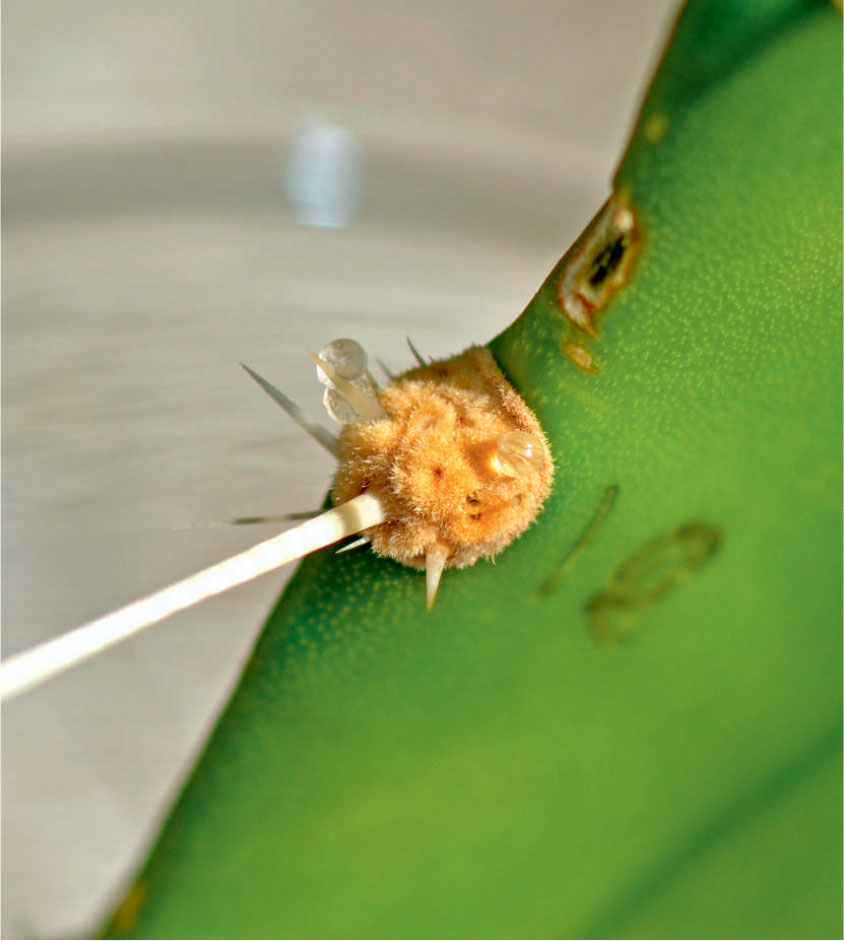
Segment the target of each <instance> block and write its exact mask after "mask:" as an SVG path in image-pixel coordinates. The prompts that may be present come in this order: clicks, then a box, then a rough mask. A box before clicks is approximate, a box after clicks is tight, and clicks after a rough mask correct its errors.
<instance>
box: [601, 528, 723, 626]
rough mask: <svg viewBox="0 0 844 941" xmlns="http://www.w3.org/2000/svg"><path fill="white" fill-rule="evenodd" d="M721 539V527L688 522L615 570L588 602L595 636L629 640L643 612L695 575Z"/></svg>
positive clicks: (659, 538)
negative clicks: (607, 581)
mask: <svg viewBox="0 0 844 941" xmlns="http://www.w3.org/2000/svg"><path fill="white" fill-rule="evenodd" d="M722 541H723V537H722V534H721V531H720V530H719V529H717V528H716V527H714V526H711V525H709V524H708V523H704V522H702V521H701V520H691V521H689V522H688V523H684V524H683V525H682V526H680V527H679V528H678V529H676V530H675V531H674V532H672V533H668V534H666V535H663V536H658V537H657V538H656V539H652V540H651V541H650V542H647V543H646V544H645V545H644V546H642V547H641V548H640V549H638V550H637V551H636V552H634V553H633V555H631V556H629V557H628V558H627V559H625V560H624V561H623V562H622V563H621V564H620V565H619V566H618V568H616V570H615V571H614V572H613V574H612V577H611V578H610V582H609V585H608V586H607V588H606V590H604V591H601V592H598V593H597V594H595V595H593V596H592V597H591V598H589V600H588V601H587V602H586V605H585V608H584V613H585V614H586V620H587V622H588V624H589V629H590V631H591V632H592V634H593V636H594V637H596V638H597V639H599V640H603V641H614V642H617V641H621V640H625V639H626V638H628V637H629V636H630V634H631V633H632V632H633V630H634V628H635V626H636V623H637V621H638V619H639V617H640V616H641V614H642V613H643V612H644V610H645V608H646V607H647V606H648V605H649V604H650V603H651V602H653V601H655V600H656V599H657V598H660V597H662V596H663V595H665V594H667V593H668V592H669V591H671V590H672V589H673V588H676V587H677V586H678V585H679V584H680V583H681V582H683V581H684V580H685V579H687V578H688V577H689V576H691V575H693V574H694V573H695V572H696V571H697V570H698V569H699V568H700V567H701V566H702V565H703V564H704V563H705V562H707V561H708V560H709V559H710V558H712V556H713V555H714V554H715V553H716V552H717V551H718V549H719V548H720V547H721V543H722Z"/></svg>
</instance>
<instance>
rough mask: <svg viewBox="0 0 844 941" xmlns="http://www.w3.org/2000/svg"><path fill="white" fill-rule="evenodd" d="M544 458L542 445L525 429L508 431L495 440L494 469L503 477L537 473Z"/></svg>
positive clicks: (543, 463)
mask: <svg viewBox="0 0 844 941" xmlns="http://www.w3.org/2000/svg"><path fill="white" fill-rule="evenodd" d="M545 460H546V456H545V447H544V445H543V444H542V442H541V441H540V440H539V438H537V437H536V436H535V435H531V434H528V432H526V431H511V432H508V433H507V434H506V435H501V437H500V438H499V439H498V440H497V441H496V442H495V459H494V464H495V469H496V470H497V471H498V472H499V473H500V474H503V475H504V476H505V477H528V476H530V475H532V474H538V473H539V472H540V471H541V470H542V468H543V466H544V465H545Z"/></svg>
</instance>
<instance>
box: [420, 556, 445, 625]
mask: <svg viewBox="0 0 844 941" xmlns="http://www.w3.org/2000/svg"><path fill="white" fill-rule="evenodd" d="M446 559H448V549H446V548H445V547H444V546H440V545H437V546H434V547H433V548H432V549H429V550H428V553H427V555H426V556H425V591H426V594H427V599H428V610H429V611H430V610H431V609H432V608H433V607H434V602H435V601H436V600H437V592H438V591H439V587H440V579H441V578H442V574H443V569H444V568H445V563H446Z"/></svg>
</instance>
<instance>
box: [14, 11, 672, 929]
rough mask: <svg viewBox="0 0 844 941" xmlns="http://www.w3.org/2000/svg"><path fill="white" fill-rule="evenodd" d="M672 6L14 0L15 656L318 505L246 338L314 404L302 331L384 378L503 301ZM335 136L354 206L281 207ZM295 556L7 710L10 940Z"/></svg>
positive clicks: (497, 321) (469, 338) (85, 873)
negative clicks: (305, 137) (295, 168)
mask: <svg viewBox="0 0 844 941" xmlns="http://www.w3.org/2000/svg"><path fill="white" fill-rule="evenodd" d="M673 8H674V2H673V0H639V2H636V3H630V2H629V0H601V2H599V0H595V2H592V3H588V4H586V3H580V2H577V0H554V2H539V0H537V2H532V3H528V4H512V3H489V2H485V3H481V2H480V0H474V2H463V3H458V4H446V3H428V4H405V3H387V2H385V0H361V2H358V3H354V4H340V3H329V2H319V0H300V2H291V0H279V2H271V0H255V2H243V3H236V2H232V0H204V2H202V3H200V2H198V0H176V2H172V0H170V2H166V3H165V2H164V0H148V2H144V3H139V2H135V3H132V2H105V0H92V2H87V3H75V4H68V3H64V2H60V0H39V2H36V3H32V2H30V0H7V2H6V3H5V4H4V24H3V25H4V36H3V109H4V181H3V182H4V189H3V196H4V223H3V256H4V257H3V261H4V266H3V274H4V282H3V340H4V343H3V364H2V365H3V373H2V383H3V541H2V550H3V585H2V588H3V593H2V604H3V611H2V613H3V651H4V654H7V655H8V654H10V653H13V652H14V651H16V650H19V649H22V648H24V647H28V646H29V645H31V644H33V643H35V642H37V641H39V640H43V639H45V638H47V637H49V636H52V635H54V634H56V633H58V632H61V631H64V630H67V629H69V628H71V627H74V626H76V625H77V624H79V623H81V622H83V621H85V620H88V619H90V618H93V617H95V616H97V615H99V614H102V613H104V612H106V611H108V610H110V609H111V608H114V607H116V606H118V605H121V604H124V603H126V602H128V601H131V600H133V599H134V598H136V597H139V596H140V595H141V594H143V593H146V592H149V591H152V590H154V589H156V588H159V587H162V586H164V585H165V584H167V583H169V582H170V581H173V580H175V579H177V578H179V577H181V576H183V575H186V574H188V573H190V572H192V571H194V570H196V569H198V568H200V567H202V566H205V565H208V564H210V563H212V562H215V561H218V560H220V559H222V558H224V557H225V556H227V555H229V554H232V553H234V552H237V551H239V550H241V549H243V548H245V547H247V546H248V545H251V544H252V543H255V542H258V541H260V540H262V539H265V538H268V537H269V536H270V535H272V534H273V532H274V531H276V530H275V529H274V528H273V527H272V526H266V525H264V526H256V527H252V528H247V527H230V526H217V525H215V523H218V522H220V521H225V520H228V519H231V518H233V517H238V516H251V515H255V514H260V513H279V512H285V511H288V510H302V509H308V508H316V507H318V506H319V505H320V503H321V500H322V497H323V494H324V492H325V489H326V487H327V485H328V483H329V481H330V478H331V473H332V462H331V459H330V456H329V455H328V454H326V453H325V451H323V449H322V448H320V447H319V446H318V445H317V444H316V443H315V442H314V441H312V440H310V439H309V438H307V437H306V435H305V434H304V432H302V431H301V430H300V429H299V428H298V426H296V425H295V424H293V422H291V421H289V420H287V419H286V418H285V416H284V415H283V414H282V412H281V410H280V409H279V408H278V407H277V406H276V405H274V404H273V403H272V402H271V401H270V400H269V399H268V398H267V397H266V396H265V395H263V393H262V392H261V391H260V390H259V389H258V388H257V387H256V386H255V384H254V383H253V382H251V381H250V380H249V378H248V377H247V376H245V374H244V373H243V372H242V370H241V369H240V368H239V367H238V365H237V361H238V360H243V361H244V362H246V363H248V364H249V365H251V366H253V367H254V368H255V369H257V370H258V371H259V372H261V373H262V374H263V375H265V376H266V377H267V378H268V379H270V380H271V381H272V382H274V383H275V384H276V385H278V386H279V387H280V388H282V389H283V390H284V391H285V392H287V393H288V394H289V395H291V397H292V398H294V399H295V400H296V401H297V402H299V403H300V404H301V405H303V406H304V407H305V408H306V409H307V410H308V411H309V412H310V413H311V414H312V415H313V416H314V417H318V418H320V420H323V421H325V422H327V423H328V422H329V419H327V417H325V416H324V414H323V409H322V405H321V398H322V391H323V390H322V387H321V386H320V385H319V383H318V382H317V381H316V377H315V375H314V367H313V363H312V362H311V360H310V359H309V357H308V356H307V353H306V351H307V350H308V349H320V348H321V347H322V346H324V345H325V343H326V341H328V340H330V339H333V338H335V337H347V336H351V337H354V338H355V339H357V340H359V341H360V342H361V343H362V344H363V345H364V347H365V348H366V349H367V351H368V352H369V353H370V355H371V356H373V357H378V358H380V359H382V360H384V361H385V363H386V364H387V365H388V366H389V367H390V368H392V369H395V370H399V369H402V368H405V367H408V366H410V365H411V356H410V353H409V351H408V350H407V347H406V345H405V336H406V335H410V336H411V337H412V339H413V341H414V343H415V344H416V346H417V347H418V348H419V349H420V350H421V351H422V352H423V353H424V354H425V355H431V356H439V355H447V354H451V353H454V352H457V351H459V350H460V349H461V348H463V347H465V346H467V345H469V344H470V343H473V342H483V341H485V340H487V339H489V338H490V337H492V336H493V335H495V334H496V333H497V332H499V331H500V330H501V329H502V328H503V327H504V326H505V325H506V324H507V323H509V322H510V321H511V320H512V319H513V318H514V317H515V316H516V314H518V312H519V311H520V310H521V309H522V307H523V306H524V305H525V303H526V302H527V301H528V300H529V299H530V297H531V295H532V293H533V292H534V291H535V289H536V288H537V286H538V285H539V283H540V282H541V280H542V279H543V278H544V276H545V275H546V273H547V271H548V270H549V269H550V267H551V266H552V265H553V263H554V262H555V261H556V259H557V258H558V257H559V255H560V254H561V253H562V252H563V250H564V249H565V248H566V247H567V246H568V244H569V243H570V242H571V240H572V239H573V238H574V236H575V235H577V233H578V232H579V230H580V229H581V228H582V226H583V225H584V224H585V222H586V221H587V220H588V219H589V218H590V216H591V215H592V214H593V212H594V211H595V210H596V209H597V207H598V205H599V204H600V202H601V201H602V200H603V198H604V197H605V195H606V193H607V191H608V186H609V179H610V176H611V173H612V170H613V167H614V165H615V162H616V160H617V158H618V155H619V152H620V148H621V146H622V144H623V142H624V140H625V138H626V134H627V130H628V128H629V125H630V122H631V121H632V118H633V114H634V111H635V107H636V104H637V101H638V98H639V96H640V94H641V92H642V91H643V87H644V85H643V83H644V82H645V80H646V78H647V76H648V73H649V69H650V67H651V66H652V64H653V59H654V55H655V53H656V51H657V50H658V47H659V43H660V41H661V37H662V35H663V34H664V29H665V27H666V25H667V19H666V17H668V18H670V15H671V12H672V10H673ZM320 124H322V125H323V126H327V127H334V128H342V129H344V132H343V133H345V134H347V135H349V136H348V138H347V141H352V142H353V143H352V147H353V150H354V148H357V150H355V156H354V158H353V159H354V161H357V163H356V164H355V167H354V168H353V171H352V172H353V178H352V179H353V183H354V186H356V187H358V188H359V190H358V191H356V195H355V199H356V200H357V202H355V203H354V204H353V205H351V204H350V205H351V208H349V207H346V209H344V213H345V214H344V215H343V220H342V221H343V224H344V225H346V227H345V228H343V227H337V226H334V227H327V228H326V227H320V228H314V227H306V226H301V225H297V223H296V219H297V218H299V219H300V221H301V219H302V215H301V212H298V214H297V209H296V206H295V205H291V204H290V202H289V201H288V199H287V197H286V195H285V188H284V182H285V174H286V173H288V174H289V166H290V144H291V142H292V141H294V140H296V139H299V140H301V135H302V133H303V130H305V129H307V128H308V127H313V126H320ZM335 156H336V155H335ZM331 159H335V158H334V157H332V158H331ZM328 166H329V173H331V172H334V173H335V184H336V179H337V178H336V172H340V171H336V168H335V170H331V167H332V166H333V165H332V164H331V162H330V161H329V163H328ZM342 172H345V171H342ZM347 182H348V181H347ZM344 185H345V184H344ZM341 191H342V188H341ZM332 198H335V202H336V195H335V197H332ZM346 210H348V211H346ZM304 221H307V219H306V220H304ZM287 574H288V573H286V572H285V573H279V574H275V575H269V576H265V577H264V578H262V579H261V580H260V581H259V582H257V583H254V584H253V585H251V586H248V587H246V588H243V589H239V590H238V591H237V592H235V593H232V594H230V595H228V596H225V597H223V598H220V599H217V600H215V601H211V602H209V603H208V604H206V605H205V606H204V607H202V608H201V609H198V610H194V611H192V612H189V613H186V614H183V615H180V616H178V617H177V618H174V619H173V620H171V621H169V622H167V623H166V624H164V625H161V626H159V627H157V628H154V629H153V631H151V632H150V633H149V634H148V635H146V636H144V637H141V638H138V639H135V640H133V641H131V642H130V643H128V644H126V645H124V646H123V647H121V648H120V649H117V650H114V651H111V652H110V653H108V654H105V655H103V656H102V657H101V658H100V659H99V660H98V661H97V662H94V663H90V664H87V665H85V666H82V667H80V668H78V669H77V670H76V671H74V672H73V673H72V674H69V675H67V676H65V677H63V678H61V679H58V680H55V681H53V682H52V683H51V684H50V685H49V686H46V687H44V688H42V689H40V690H37V691H35V692H32V693H30V694H27V695H26V696H24V697H22V698H21V699H19V700H17V701H14V702H12V703H11V704H10V705H9V706H8V707H7V708H5V709H4V711H3V768H2V771H3V782H2V783H3V903H4V904H3V930H4V936H5V937H18V938H22V937H42V938H43V937H67V936H68V935H69V934H71V933H78V934H85V933H86V932H89V931H91V930H92V929H91V926H92V925H94V924H95V923H96V921H97V919H98V918H99V917H100V916H101V915H102V913H103V912H104V911H105V910H106V909H107V907H108V906H109V905H110V904H111V902H112V901H113V899H114V895H115V893H116V892H117V891H118V890H119V886H120V884H121V880H122V879H125V878H126V877H127V876H128V874H129V873H130V871H131V868H132V867H133V866H134V865H135V864H136V862H137V860H138V858H139V855H140V854H141V853H142V852H143V849H144V847H145V846H146V844H147V842H148V840H149V839H150V838H151V836H152V834H153V832H154V829H155V826H156V824H157V822H158V820H159V819H160V816H161V814H162V813H163V812H164V811H165V809H166V807H167V804H168V801H169V800H170V799H171V797H172V795H173V793H174V789H175V788H177V787H178V783H179V781H180V780H181V775H183V774H184V772H185V771H186V769H187V767H189V764H190V761H191V758H192V756H193V755H194V754H195V753H196V750H197V748H198V747H199V746H200V744H201V741H202V739H203V736H204V735H205V734H206V732H207V730H208V728H209V723H211V722H212V721H213V716H214V714H215V710H216V709H217V708H219V706H220V704H221V703H222V702H223V701H224V698H225V695H226V694H227V692H228V690H229V689H230V688H231V685H232V683H233V682H234V680H235V678H236V675H237V671H238V666H239V664H240V663H242V661H243V658H244V657H245V656H246V654H247V653H248V650H249V648H250V645H251V643H252V641H253V639H254V637H255V634H256V631H257V630H258V628H259V626H260V623H261V620H262V618H263V617H264V615H265V614H266V612H267V610H268V609H269V607H270V605H271V604H272V603H273V601H274V599H275V597H276V596H277V594H278V592H279V588H280V586H281V584H282V581H283V578H284V577H285V576H286V575H287ZM421 599H422V587H421V584H420V603H421Z"/></svg>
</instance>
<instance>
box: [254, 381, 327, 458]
mask: <svg viewBox="0 0 844 941" xmlns="http://www.w3.org/2000/svg"><path fill="white" fill-rule="evenodd" d="M240 365H241V366H242V367H243V368H244V369H245V370H246V372H248V373H249V375H250V376H251V377H252V378H253V379H254V380H255V382H257V383H258V385H259V386H260V387H261V388H262V389H263V390H264V392H266V393H267V395H268V396H269V397H270V398H271V399H272V400H273V401H274V402H277V403H278V404H279V405H280V406H281V407H282V408H283V409H284V411H285V412H287V414H288V415H289V416H290V417H291V418H292V419H293V421H295V422H296V424H297V425H299V426H300V427H301V428H303V429H304V430H305V431H307V433H308V434H309V435H310V436H311V437H312V438H313V439H314V440H315V441H318V442H319V443H320V444H321V445H322V446H323V447H324V448H325V449H326V451H328V452H329V453H331V454H333V455H334V456H335V457H336V456H337V438H336V436H335V435H333V434H331V432H330V431H328V430H327V429H326V428H323V427H322V426H321V425H318V424H317V423H316V422H313V421H311V420H310V418H308V416H307V415H306V414H305V412H304V411H303V410H302V409H301V408H299V406H298V405H297V404H296V403H295V402H294V401H293V400H292V399H289V398H288V397H287V396H286V395H285V394H284V393H283V392H281V391H280V390H279V389H276V387H275V386H274V385H273V384H272V383H271V382H268V381H267V380H266V379H264V377H263V376H259V375H258V373H256V372H255V371H254V370H253V369H250V368H249V367H248V366H247V365H246V364H245V363H241V364H240Z"/></svg>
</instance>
